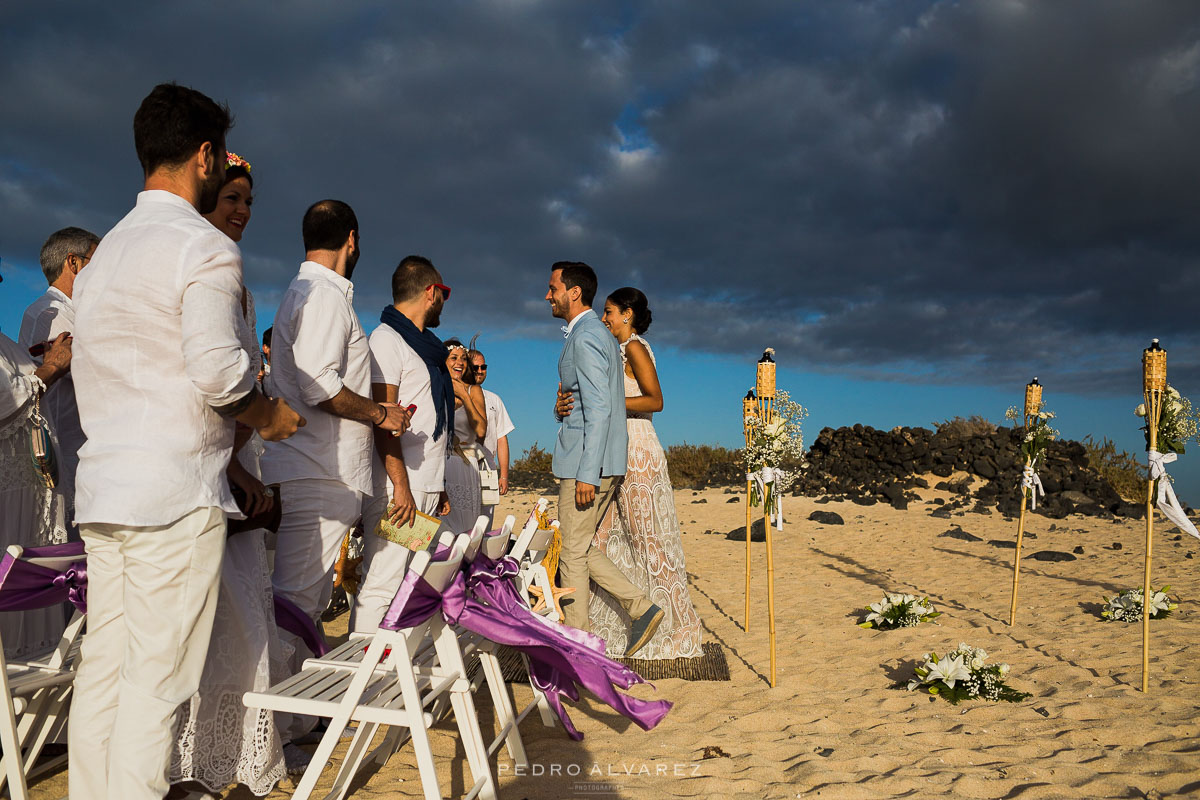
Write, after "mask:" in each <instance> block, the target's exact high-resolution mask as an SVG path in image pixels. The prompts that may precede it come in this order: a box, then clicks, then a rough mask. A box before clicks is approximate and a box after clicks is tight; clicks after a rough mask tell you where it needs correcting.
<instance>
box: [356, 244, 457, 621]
mask: <svg viewBox="0 0 1200 800" xmlns="http://www.w3.org/2000/svg"><path fill="white" fill-rule="evenodd" d="M449 296H450V292H449V290H448V289H447V288H446V287H445V286H443V285H442V276H441V275H440V274H439V273H438V271H437V270H436V269H435V268H434V266H433V264H432V263H431V262H430V261H429V259H427V258H425V257H423V256H407V257H406V258H405V259H404V260H403V261H401V262H400V265H399V266H398V267H396V271H395V272H394V273H392V300H393V302H394V305H393V306H391V307H390V308H386V309H384V313H383V322H382V323H381V324H380V325H379V327H377V328H376V329H375V330H374V331H372V332H371V339H370V347H371V391H372V393H373V394H374V397H375V399H376V400H380V401H387V402H396V403H399V404H400V405H402V406H406V407H407V406H410V405H415V406H416V409H415V410H414V411H413V412H412V427H411V428H409V429H408V431H406V432H405V433H404V435H402V436H400V437H393V436H390V435H386V434H382V433H379V432H377V433H376V434H375V448H376V450H377V452H378V454H379V458H380V459H381V460H380V461H379V462H377V463H376V473H375V475H376V492H375V496H374V497H373V498H371V500H370V502H369V503H368V506H367V508H366V509H365V510H364V511H363V528H364V530H365V531H366V536H365V541H364V552H363V579H362V584H361V586H360V587H359V591H358V595H357V596H356V597H355V600H354V613H353V615H352V617H351V619H350V629H351V630H353V631H357V632H361V633H372V632H374V631H375V629H376V628H377V627H379V621H380V620H382V619H383V615H384V614H385V613H387V609H388V606H389V605H390V604H391V602H392V597H393V596H394V595H395V594H396V590H397V589H398V588H399V587H400V581H401V580H402V579H403V578H404V570H405V569H406V568H407V566H408V556H409V550H408V549H407V548H405V547H402V546H401V545H398V544H396V543H394V542H390V541H388V540H387V539H383V538H381V537H379V536H376V535H375V527H376V526H377V525H378V524H379V520H380V519H381V518H382V517H383V515H384V513H386V508H387V505H388V503H389V501H390V502H391V504H392V515H391V519H393V520H394V521H395V522H396V524H397V525H407V524H408V523H409V522H411V521H412V519H413V517H414V516H415V512H417V511H420V512H421V513H423V514H428V515H429V516H444V515H446V514H449V513H450V500H449V499H448V498H447V496H446V491H445V472H446V447H447V445H448V443H449V436H450V432H451V431H452V430H453V426H454V390H453V388H451V382H450V372H449V370H447V369H446V348H445V345H443V344H442V342H441V340H440V339H438V338H437V337H436V336H435V335H434V334H433V332H432V331H431V330H430V328H436V327H437V326H438V324H439V323H440V322H441V313H442V305H443V304H444V303H445V302H446V298H447V297H449ZM410 342H411V344H410ZM435 375H436V376H437V383H438V385H439V388H440V389H441V391H440V392H439V393H438V396H439V398H440V400H441V402H440V408H441V413H440V414H439V413H438V409H439V403H438V402H437V401H435V400H434V396H435V395H434V383H435ZM439 416H440V418H441V419H440V425H439ZM381 467H382V468H381ZM385 481H386V489H385V486H384V484H385Z"/></svg>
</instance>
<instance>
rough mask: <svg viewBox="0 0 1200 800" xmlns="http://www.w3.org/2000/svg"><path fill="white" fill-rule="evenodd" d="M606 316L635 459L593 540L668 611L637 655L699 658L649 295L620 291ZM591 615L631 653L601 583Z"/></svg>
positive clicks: (598, 629) (612, 651)
mask: <svg viewBox="0 0 1200 800" xmlns="http://www.w3.org/2000/svg"><path fill="white" fill-rule="evenodd" d="M601 319H602V321H603V322H604V324H605V325H606V326H607V327H608V329H609V330H610V331H612V333H613V336H615V337H617V341H618V342H620V344H621V357H622V360H623V361H624V364H625V418H626V425H627V426H628V431H629V464H628V468H627V469H628V471H627V472H626V473H625V480H624V481H623V482H622V483H621V488H620V489H619V490H618V491H617V498H616V502H614V503H613V504H612V506H611V507H610V509H609V512H608V513H607V514H606V515H605V518H604V520H603V521H602V522H601V523H600V527H599V528H598V529H597V531H596V538H595V540H594V541H593V543H592V544H593V546H594V547H599V548H602V549H603V550H604V552H605V553H606V554H607V555H608V557H609V559H611V560H612V562H613V563H614V564H616V565H617V568H618V569H620V570H621V572H623V573H624V574H625V577H627V578H629V580H630V581H631V582H633V584H634V585H635V586H637V587H638V588H639V589H641V590H642V591H644V592H646V593H647V594H649V595H650V599H651V600H653V601H654V603H655V604H656V605H657V606H658V607H659V608H661V609H662V610H663V611H664V612H666V618H665V619H664V620H663V621H662V624H661V625H659V627H658V630H657V631H655V633H654V636H653V637H652V638H651V639H650V642H649V643H648V644H646V645H645V646H644V647H643V648H642V649H640V650H639V651H638V658H640V659H666V658H685V657H686V658H691V657H695V656H700V655H702V652H701V649H700V639H701V630H700V617H699V616H698V615H697V614H696V609H695V608H694V607H693V606H692V599H691V596H690V595H689V593H688V586H687V570H686V568H685V565H684V559H683V543H682V541H681V539H680V534H679V520H678V518H677V517H676V516H675V498H674V494H673V493H672V491H671V479H670V477H669V476H668V475H667V457H666V454H665V453H664V452H663V448H662V445H661V444H660V443H659V441H658V434H656V433H655V432H654V424H653V423H652V422H651V421H650V420H651V418H652V416H653V413H654V412H655V411H661V410H662V407H663V399H662V388H661V387H660V386H659V383H658V371H657V369H656V365H655V360H654V352H653V351H652V350H651V349H650V345H649V343H648V342H647V341H646V340H645V339H643V338H642V337H641V334H643V333H645V332H646V329H647V328H649V327H650V308H649V306H648V304H647V302H646V296H645V295H644V294H642V293H641V292H640V291H639V290H637V289H634V288H632V287H625V288H622V289H618V290H617V291H615V292H613V293H612V294H611V295H609V296H608V299H607V300H606V301H605V303H604V316H603V317H602V318H601ZM588 620H589V622H590V624H591V628H592V632H593V633H595V634H596V635H597V636H599V637H600V638H602V639H604V640H605V642H606V643H607V650H608V654H609V655H610V656H622V655H624V654H625V650H626V647H627V646H628V643H629V642H628V637H629V624H630V623H629V618H628V616H627V615H626V614H625V612H624V610H622V608H621V605H620V604H619V603H617V602H616V601H615V600H613V598H612V597H611V596H610V595H609V594H608V593H607V592H605V591H604V590H603V589H601V588H600V587H598V586H593V587H592V594H591V599H590V602H589V605H588Z"/></svg>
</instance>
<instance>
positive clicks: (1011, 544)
mask: <svg viewBox="0 0 1200 800" xmlns="http://www.w3.org/2000/svg"><path fill="white" fill-rule="evenodd" d="M988 544H990V545H991V546H992V547H1001V548H1005V549H1008V550H1016V549H1017V543H1016V542H1015V541H1009V540H1008V539H988Z"/></svg>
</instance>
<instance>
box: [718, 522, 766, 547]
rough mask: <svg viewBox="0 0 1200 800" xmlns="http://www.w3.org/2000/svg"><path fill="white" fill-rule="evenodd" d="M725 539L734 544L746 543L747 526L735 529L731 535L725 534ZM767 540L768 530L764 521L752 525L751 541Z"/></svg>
mask: <svg viewBox="0 0 1200 800" xmlns="http://www.w3.org/2000/svg"><path fill="white" fill-rule="evenodd" d="M725 538H726V539H729V540H731V541H734V542H744V541H746V526H745V525H743V526H742V527H740V528H734V529H733V530H731V531H730V532H729V533H727V534H725ZM766 540H767V528H766V525H765V522H764V520H762V519H761V518H760V519H756V520H754V522H753V523H752V524H751V525H750V541H752V542H765V541H766Z"/></svg>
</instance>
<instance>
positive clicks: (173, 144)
mask: <svg viewBox="0 0 1200 800" xmlns="http://www.w3.org/2000/svg"><path fill="white" fill-rule="evenodd" d="M231 127H233V117H232V116H231V115H230V113H229V107H228V106H226V105H218V104H217V103H215V102H214V101H213V100H212V99H211V98H210V97H208V96H207V95H204V94H201V93H200V92H197V91H196V90H195V89H189V88H188V87H186V86H180V85H178V84H176V83H160V84H159V85H158V86H155V87H154V90H153V91H151V92H150V94H148V95H146V99H144V100H143V101H142V104H141V105H140V106H138V110H137V113H136V114H134V115H133V145H134V147H135V148H136V149H137V156H138V161H140V162H142V171H143V172H145V174H146V175H147V176H149V175H150V174H151V173H152V172H154V171H155V170H156V169H158V168H159V167H164V166H165V167H172V166H176V165H179V164H182V163H183V162H185V161H187V160H188V158H190V157H191V156H192V155H194V154H195V152H196V151H197V150H199V149H200V147H201V145H203V144H204V143H205V142H212V146H213V151H214V152H213V158H215V159H223V158H224V157H225V153H224V151H225V134H226V133H227V132H228V131H229V129H230V128H231Z"/></svg>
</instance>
